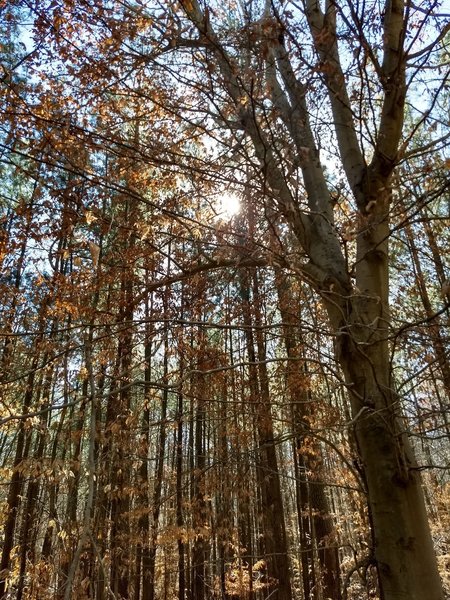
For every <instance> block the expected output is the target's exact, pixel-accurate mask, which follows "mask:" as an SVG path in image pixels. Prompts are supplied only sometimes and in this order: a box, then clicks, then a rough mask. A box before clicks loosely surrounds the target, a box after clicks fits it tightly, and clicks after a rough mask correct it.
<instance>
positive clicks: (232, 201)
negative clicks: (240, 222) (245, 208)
mask: <svg viewBox="0 0 450 600" xmlns="http://www.w3.org/2000/svg"><path fill="white" fill-rule="evenodd" d="M217 205H218V206H217V217H216V218H217V219H220V220H222V221H229V220H230V219H232V218H233V217H234V216H235V215H237V214H238V213H239V211H240V210H241V202H240V200H239V198H238V197H237V196H236V195H235V194H232V193H230V192H223V193H222V194H221V195H220V196H219V198H218V203H217Z"/></svg>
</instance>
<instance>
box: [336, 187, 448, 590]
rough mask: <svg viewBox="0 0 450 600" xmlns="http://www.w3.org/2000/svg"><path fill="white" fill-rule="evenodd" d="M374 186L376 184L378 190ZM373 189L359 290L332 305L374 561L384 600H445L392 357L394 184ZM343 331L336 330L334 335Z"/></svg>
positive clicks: (361, 240) (358, 275) (358, 270)
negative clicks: (390, 241)
mask: <svg viewBox="0 0 450 600" xmlns="http://www.w3.org/2000/svg"><path fill="white" fill-rule="evenodd" d="M372 183H373V182H372ZM377 183H378V185H379V187H378V188H377V187H376V186H375V185H372V186H371V195H370V196H369V199H368V202H370V201H371V198H375V197H376V206H375V210H374V212H373V213H372V214H370V215H369V216H368V225H367V226H366V227H365V228H364V230H363V231H362V232H361V233H360V234H359V237H358V242H357V243H358V246H357V248H358V250H357V266H356V287H355V289H354V291H353V292H350V293H349V294H348V295H346V296H344V295H343V294H342V293H341V298H340V311H341V315H344V316H345V319H344V320H343V319H342V317H341V318H338V319H336V316H337V312H336V302H335V301H334V300H335V299H336V296H334V300H333V302H332V303H330V302H329V300H330V296H331V294H330V296H328V298H327V297H326V296H325V298H326V303H327V307H328V312H329V315H330V317H331V321H332V323H333V325H334V327H335V333H336V356H337V359H338V360H339V362H340V364H341V366H342V369H343V371H344V375H345V381H346V384H347V387H348V391H349V394H350V400H351V405H352V419H353V427H354V434H355V438H356V442H357V447H358V450H359V453H360V459H361V463H362V468H363V472H364V476H365V480H366V482H367V490H368V503H369V511H370V514H371V519H372V525H373V534H374V548H373V552H374V558H375V561H376V565H377V568H378V573H379V581H380V592H381V597H382V598H383V600H398V599H399V598H408V600H423V599H424V598H427V600H442V598H443V592H442V586H441V582H440V577H439V573H438V571H437V566H436V559H435V554H434V549H433V543H432V539H431V533H430V528H429V524H428V519H427V514H426V510H425V503H424V497H423V492H422V489H421V481H420V475H419V471H418V470H417V466H416V463H415V459H414V454H413V452H412V449H411V446H410V443H409V440H408V437H407V434H406V432H405V431H404V425H403V422H402V419H401V406H400V399H399V397H398V395H397V394H396V392H395V383H394V381H393V378H392V372H391V361H390V351H389V343H388V338H389V309H388V247H387V239H388V235H389V227H388V220H387V214H388V211H387V205H388V197H387V194H388V187H389V182H388V181H387V180H384V181H383V182H377ZM336 325H337V327H336Z"/></svg>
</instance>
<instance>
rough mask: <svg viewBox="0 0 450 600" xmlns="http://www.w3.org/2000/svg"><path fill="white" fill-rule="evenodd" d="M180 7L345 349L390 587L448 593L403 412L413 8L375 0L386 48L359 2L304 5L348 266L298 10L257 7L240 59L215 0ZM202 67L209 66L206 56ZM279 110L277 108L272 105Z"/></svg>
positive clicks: (342, 359)
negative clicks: (395, 191)
mask: <svg viewBox="0 0 450 600" xmlns="http://www.w3.org/2000/svg"><path fill="white" fill-rule="evenodd" d="M181 5H182V7H183V10H184V12H185V14H186V16H187V18H188V19H189V20H190V21H191V23H192V24H193V25H194V26H195V28H196V30H197V37H196V38H194V39H192V38H191V40H187V39H185V40H183V36H182V37H181V42H183V41H184V44H185V45H189V43H190V44H191V45H195V46H196V47H197V48H203V49H204V50H203V52H204V55H203V65H204V67H205V68H204V76H205V77H206V78H207V80H208V82H209V86H208V89H214V86H217V87H220V88H221V89H222V90H223V93H224V94H225V95H226V96H227V99H228V100H229V102H228V103H227V109H228V113H227V119H226V120H225V119H222V122H223V121H224V120H225V123H224V125H226V124H227V123H228V124H229V123H230V122H232V123H234V126H235V127H237V128H238V129H239V130H241V131H242V132H243V135H244V136H245V137H246V139H247V140H249V142H250V143H251V144H252V149H253V152H254V155H255V160H256V161H258V168H259V169H260V172H261V173H262V176H263V177H264V182H265V184H266V185H267V188H268V190H267V192H268V197H269V199H268V201H267V202H268V204H269V205H272V206H274V207H275V210H276V211H278V212H279V213H280V214H281V215H282V217H283V220H284V221H285V223H286V224H287V226H288V227H289V228H290V231H291V232H292V237H293V239H294V240H295V241H294V244H295V250H296V252H297V254H298V255H299V259H298V260H297V262H296V267H297V268H298V269H299V270H300V271H301V272H302V273H303V276H304V277H305V279H306V280H307V281H309V282H310V283H311V285H312V286H313V287H314V288H315V289H316V291H317V292H318V293H319V294H320V296H321V298H322V300H323V302H324V304H325V306H326V309H327V313H328V317H329V320H330V323H331V326H332V328H333V331H334V335H335V352H336V357H337V360H338V361H339V363H340V365H341V367H342V369H343V372H344V375H345V380H346V384H347V387H348V393H349V395H350V399H351V405H352V420H353V424H354V432H355V437H356V442H357V447H358V451H359V454H360V460H361V467H362V470H363V473H364V477H365V481H366V484H367V491H368V501H369V510H370V516H371V522H372V526H373V531H374V548H373V552H374V558H375V561H376V565H377V569H378V574H379V580H380V587H381V595H382V597H383V598H386V599H390V598H398V597H400V596H407V597H409V598H423V597H425V596H427V597H430V598H436V599H438V598H442V596H443V593H442V587H441V583H440V579H439V574H438V571H437V566H436V561H435V557H434V552H433V546H432V541H431V535H430V531H429V526H428V522H427V516H426V511H425V505H424V500H423V494H422V490H421V483H420V477H419V475H418V472H417V470H416V462H415V459H414V456H413V453H412V450H411V447H410V444H409V441H408V439H407V436H406V435H405V433H404V431H403V426H402V423H401V412H400V407H399V398H398V395H397V392H396V389H395V380H394V378H393V375H392V372H391V367H390V364H391V363H390V352H389V336H390V317H389V307H388V304H389V248H388V240H389V235H390V229H389V214H390V205H391V196H392V191H391V190H392V186H391V179H392V174H393V172H394V169H395V167H396V166H397V164H398V162H399V160H400V158H401V153H402V151H404V148H402V132H403V119H404V110H405V99H406V93H407V88H408V86H409V85H410V81H408V82H407V79H406V77H407V63H408V60H409V55H412V54H413V52H412V49H413V48H414V44H411V43H409V42H408V34H407V28H408V25H409V22H410V19H411V18H412V14H411V12H412V10H413V7H412V6H411V5H410V4H409V3H406V2H401V1H398V2H397V1H392V2H387V3H386V4H385V6H384V9H383V11H382V13H381V12H380V13H377V11H376V8H375V6H374V7H372V18H373V17H376V18H377V19H378V22H379V26H378V27H376V28H375V33H376V35H377V37H378V40H379V45H378V47H376V46H375V43H374V41H372V40H371V39H370V32H369V31H368V30H367V29H366V28H365V27H364V17H363V16H362V15H361V13H360V12H359V11H360V10H361V7H359V6H357V7H355V8H350V9H347V8H346V7H345V6H344V5H340V4H338V3H335V2H326V3H325V6H324V7H322V6H321V4H320V3H319V2H317V1H306V2H304V3H303V11H304V12H303V15H302V17H303V18H302V20H301V23H302V26H303V27H306V26H307V27H308V28H309V34H310V36H311V40H312V45H313V50H312V52H311V53H309V55H308V57H307V58H305V61H304V62H305V63H307V62H312V63H313V65H314V66H313V68H314V69H315V70H316V71H318V72H319V73H320V79H319V81H317V82H316V85H319V83H320V85H321V86H322V87H323V89H324V91H325V92H326V94H327V95H328V101H329V104H330V107H331V115H332V123H333V129H334V131H333V138H334V139H335V140H336V143H337V146H338V149H339V158H340V162H341V166H342V169H343V171H344V173H345V176H346V183H347V185H348V187H349V190H350V192H351V194H352V199H353V201H354V203H355V209H356V210H355V216H354V218H355V238H356V239H355V260H354V261H353V264H352V265H349V264H348V262H347V261H346V254H345V252H344V249H343V247H342V243H341V240H340V236H339V234H338V232H337V231H336V226H335V220H334V215H333V198H332V193H331V190H330V188H329V185H328V183H327V180H326V176H325V172H324V169H323V167H322V165H321V161H320V154H319V149H318V146H317V143H316V138H315V136H314V134H313V130H312V124H311V121H312V119H311V117H310V113H311V109H310V108H309V106H308V102H307V95H308V89H307V86H306V83H305V80H304V78H303V77H302V75H303V73H302V72H301V67H302V66H303V65H302V61H301V59H302V49H301V48H300V47H299V45H298V42H297V40H296V38H295V34H294V33H293V32H291V30H290V29H289V25H288V23H287V21H288V19H289V16H288V17H286V15H285V14H284V16H283V13H282V9H281V7H277V6H276V5H273V4H272V5H270V4H267V5H266V7H265V9H264V10H263V12H261V13H260V14H259V15H258V17H259V18H258V19H255V17H254V16H253V20H251V17H252V15H248V13H247V15H246V16H248V17H249V21H248V22H247V23H246V24H245V25H244V26H243V27H241V29H240V31H236V30H235V31H234V34H235V35H238V34H241V35H243V36H244V38H245V43H246V44H248V45H249V46H251V47H252V49H254V54H253V58H254V62H253V64H250V65H245V63H244V64H242V63H240V60H239V56H240V54H239V53H240V47H239V46H236V45H234V46H233V52H231V51H230V50H229V49H228V47H227V45H228V41H227V40H226V37H225V35H224V33H223V29H222V27H223V25H222V24H221V22H220V21H219V19H217V18H215V17H214V8H213V7H212V6H211V7H209V6H206V7H205V6H203V7H202V6H201V5H200V4H199V3H198V2H197V0H192V1H191V0H187V1H186V2H181ZM416 18H417V16H416ZM341 22H342V23H343V26H345V28H346V29H347V28H348V29H347V35H353V36H354V40H355V41H354V43H360V44H361V46H362V48H361V49H360V50H359V53H360V60H359V61H355V62H354V63H353V64H352V68H356V69H359V70H360V72H361V74H362V75H363V77H369V76H374V77H376V79H377V82H376V84H375V86H373V84H372V83H370V82H367V85H365V82H364V81H362V83H361V89H360V93H359V94H357V100H358V102H360V103H361V104H362V105H363V106H365V104H366V102H368V101H370V98H373V97H374V94H375V93H376V94H378V95H379V99H377V105H378V106H379V108H378V107H372V109H371V115H370V116H371V118H372V119H374V121H375V126H374V127H373V126H371V125H368V124H367V122H366V123H364V122H363V123H362V124H361V126H362V127H364V128H366V130H367V134H368V135H370V136H371V139H370V144H369V148H365V147H364V143H363V140H362V139H358V126H357V124H356V118H355V115H354V112H353V104H352V100H351V94H350V93H349V91H348V86H347V81H346V79H347V77H348V76H347V77H346V74H345V73H344V69H343V66H342V65H343V60H342V58H341V56H340V48H339V43H338V39H339V37H342V34H341V32H340V30H339V27H341V25H340V23H341ZM422 26H423V23H422V24H421V25H420V27H422ZM441 37H442V33H441V34H440V35H439V36H438V38H439V39H441ZM356 40H357V42H356ZM380 40H381V41H380ZM436 42H437V41H435V42H434V43H436ZM175 43H176V40H175ZM180 45H181V43H180ZM290 47H291V48H292V52H291V53H289V48H290ZM427 52H429V50H428V48H426V49H424V50H422V51H419V56H422V55H423V54H426V53H427ZM305 54H306V52H305ZM299 56H300V66H298V61H299V58H298V57H299ZM346 59H347V58H346ZM256 65H257V66H256ZM366 65H367V66H366ZM197 67H198V68H201V63H200V61H198V62H197ZM256 69H258V70H256ZM350 75H351V73H350ZM264 101H268V103H269V104H270V109H266V104H265V103H264ZM269 110H271V111H272V112H273V113H274V114H275V117H272V118H271V116H272V115H270V114H269V115H268V112H269ZM363 110H364V109H363ZM222 111H223V109H222ZM230 113H231V114H230ZM231 115H233V116H231ZM357 116H360V117H362V116H363V115H361V114H360V115H357ZM278 127H282V128H283V129H284V132H283V133H284V134H285V136H283V137H282V138H281V140H282V141H281V143H280V142H278V143H277V138H276V137H275V136H276V130H277V128H278ZM286 138H287V139H288V140H289V144H290V148H289V150H290V153H291V156H290V157H289V154H288V158H285V156H286V154H287V153H288V152H289V150H286V142H285V140H286ZM289 159H290V161H289ZM289 162H290V163H291V164H289ZM289 167H290V168H291V171H293V170H296V169H297V168H299V169H300V171H301V175H302V180H303V181H302V183H303V186H304V194H305V196H306V198H305V203H303V202H301V200H300V201H299V196H298V189H296V188H293V187H292V186H291V185H290V178H289V174H288V168H289ZM306 203H307V207H306V206H305V204H306Z"/></svg>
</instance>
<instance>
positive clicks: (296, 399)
mask: <svg viewBox="0 0 450 600" xmlns="http://www.w3.org/2000/svg"><path fill="white" fill-rule="evenodd" d="M275 282H276V286H277V293H278V303H279V310H280V315H281V319H282V321H283V326H284V327H283V329H284V344H285V347H286V354H287V357H288V359H289V361H288V364H287V389H288V394H289V400H290V402H291V404H292V418H293V429H294V433H295V450H294V452H295V464H296V470H297V473H296V474H297V477H298V478H299V479H298V480H297V494H299V495H300V499H299V500H300V502H299V512H298V518H299V525H300V537H301V539H302V541H303V544H304V545H303V546H302V547H301V548H300V553H301V561H302V566H303V568H302V575H303V583H304V592H305V597H308V596H309V594H310V590H311V589H314V590H315V596H316V595H317V594H323V597H324V598H330V599H331V600H340V598H341V589H340V581H339V573H340V567H339V553H338V547H337V533H336V531H335V528H334V525H333V521H332V517H331V515H330V507H329V502H328V498H327V496H326V492H325V486H324V484H323V478H324V472H323V461H322V457H321V454H322V451H321V448H320V445H319V443H318V442H317V440H316V439H315V438H314V431H311V425H310V419H309V417H311V416H312V415H313V413H314V407H313V406H312V404H311V396H310V394H309V391H308V381H307V379H308V373H307V365H306V363H305V361H304V359H303V356H302V355H303V344H302V342H301V340H300V339H299V334H298V330H299V323H298V320H299V315H300V312H301V307H300V301H299V298H298V295H297V294H296V293H295V291H294V289H293V288H292V286H291V285H290V284H289V280H288V279H286V278H284V279H283V277H282V275H281V273H280V272H276V273H275ZM305 438H308V439H309V445H310V446H311V445H312V449H311V448H310V449H308V451H307V452H305V451H304V449H303V442H304V440H305ZM308 473H309V474H313V476H312V480H311V482H310V483H308V482H307V481H306V479H307V478H308V477H311V475H308ZM297 501H298V500H297ZM308 510H310V512H311V515H312V517H311V522H309V520H308V518H307V517H306V514H307V511H308ZM313 533H314V535H313ZM314 537H315V538H316V543H317V553H318V558H319V563H320V571H321V585H317V582H316V581H315V579H316V577H315V567H314V562H315V560H314V548H313V547H312V543H313V541H314ZM310 576H311V580H310Z"/></svg>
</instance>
